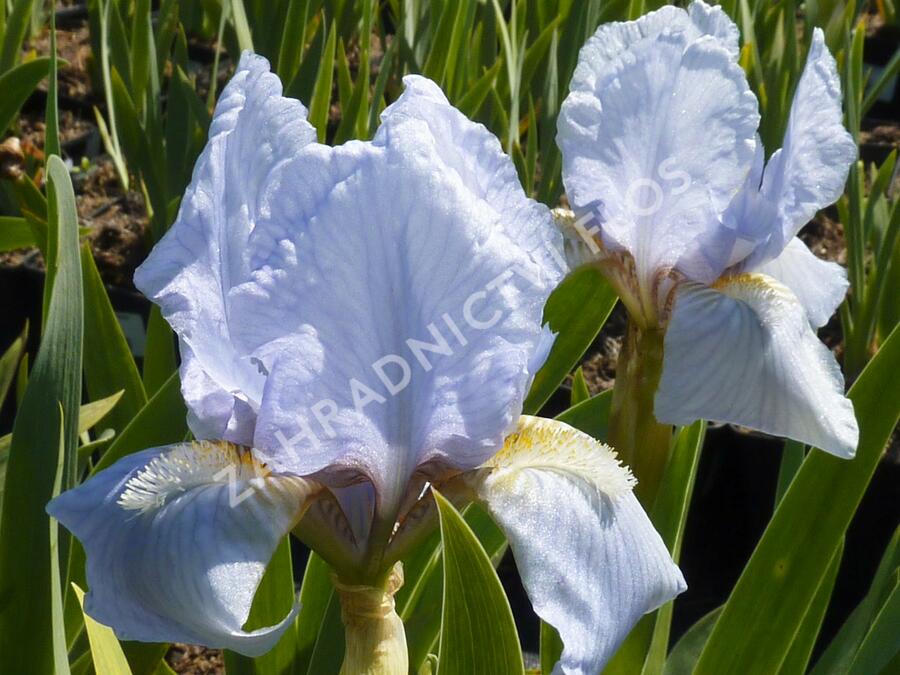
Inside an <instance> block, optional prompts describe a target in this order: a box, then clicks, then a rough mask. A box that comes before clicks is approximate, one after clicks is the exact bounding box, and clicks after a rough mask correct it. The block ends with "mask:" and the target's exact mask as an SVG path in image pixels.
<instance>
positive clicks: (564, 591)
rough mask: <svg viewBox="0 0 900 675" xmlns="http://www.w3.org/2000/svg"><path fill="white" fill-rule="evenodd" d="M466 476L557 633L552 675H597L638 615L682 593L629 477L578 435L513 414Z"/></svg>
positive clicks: (678, 576)
mask: <svg viewBox="0 0 900 675" xmlns="http://www.w3.org/2000/svg"><path fill="white" fill-rule="evenodd" d="M469 480H470V484H471V485H472V486H473V487H474V489H475V491H476V493H477V495H478V497H479V499H480V500H482V501H483V502H484V504H485V505H486V507H487V508H488V510H489V511H490V513H491V515H492V516H493V518H494V519H495V520H496V522H497V524H498V525H499V526H500V527H501V528H502V529H503V531H504V532H505V533H506V535H507V537H508V538H509V542H510V546H511V547H512V551H513V554H514V556H515V559H516V564H517V566H518V568H519V572H520V574H521V576H522V581H523V583H524V584H525V589H526V591H527V592H528V595H529V598H530V599H531V602H532V604H533V605H534V610H535V612H536V613H537V614H538V616H540V617H541V618H542V619H543V620H544V621H546V622H548V623H549V624H551V625H552V626H554V627H555V628H556V629H557V630H558V631H559V634H560V637H561V638H562V641H563V645H564V649H563V654H562V658H561V660H560V662H559V664H558V665H557V667H556V668H555V669H554V671H553V672H554V673H559V672H562V673H567V674H572V673H583V674H584V675H594V674H595V673H598V672H600V670H601V669H602V667H603V665H604V664H605V663H606V662H607V661H608V660H609V658H610V657H612V655H613V654H614V653H615V650H616V649H617V647H618V646H619V644H620V643H621V642H622V640H623V639H624V638H625V636H626V635H627V634H628V632H629V631H630V630H631V628H632V626H634V624H635V623H636V622H637V620H638V619H639V618H640V617H641V615H643V614H644V613H646V612H649V611H652V610H654V609H656V608H657V607H658V606H659V605H661V604H663V603H664V602H666V601H668V600H670V599H672V598H673V597H675V596H676V595H677V594H679V593H681V592H682V591H684V590H685V588H686V586H685V583H684V578H683V577H682V575H681V572H680V571H679V569H678V567H677V566H676V565H675V563H674V562H673V561H672V558H671V556H670V555H669V552H668V550H667V549H666V546H665V544H663V542H662V540H661V539H660V536H659V534H657V532H656V530H654V529H653V525H652V524H651V523H650V520H649V518H648V517H647V514H646V513H644V511H643V509H642V508H641V506H640V504H639V503H638V501H637V499H636V498H635V496H634V494H633V493H632V491H631V488H632V486H633V484H634V479H633V478H632V477H631V474H630V473H629V472H628V470H627V469H626V468H625V467H623V466H622V465H621V464H620V463H619V461H618V460H617V459H616V456H615V453H614V452H612V450H610V448H608V447H607V446H605V445H603V444H602V443H599V442H597V441H595V440H594V439H593V438H591V437H590V436H588V435H587V434H584V433H582V432H580V431H577V430H576V429H573V428H572V427H569V426H568V425H566V424H563V423H562V422H557V421H554V420H546V419H541V418H536V417H527V416H523V417H522V418H521V420H520V422H519V427H518V429H517V430H516V432H515V433H514V434H512V435H511V436H510V437H509V438H508V439H507V441H506V444H505V446H504V448H503V450H501V451H500V452H499V453H498V454H497V455H496V456H495V457H493V458H492V459H491V460H490V462H489V463H488V464H486V465H485V467H484V468H482V469H480V470H478V471H477V472H475V473H474V474H472V475H471V476H470V477H469Z"/></svg>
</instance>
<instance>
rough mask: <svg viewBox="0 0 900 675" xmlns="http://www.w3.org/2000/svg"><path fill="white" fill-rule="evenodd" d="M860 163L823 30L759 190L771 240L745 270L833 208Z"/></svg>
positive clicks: (816, 33)
mask: <svg viewBox="0 0 900 675" xmlns="http://www.w3.org/2000/svg"><path fill="white" fill-rule="evenodd" d="M855 159H856V143H854V141H853V137H852V136H851V135H850V134H849V133H848V132H847V130H846V129H845V128H844V125H843V113H842V112H841V83H840V78H839V76H838V73H837V68H836V66H835V62H834V58H833V57H832V56H831V54H830V53H829V51H828V48H827V47H826V46H825V37H824V35H823V33H822V30H821V29H820V28H816V29H815V30H814V31H813V39H812V44H811V45H810V48H809V54H808V55H807V57H806V66H805V67H804V69H803V74H802V75H801V77H800V82H799V83H798V84H797V90H796V91H795V92H794V100H793V103H792V104H791V113H790V117H789V118H788V127H787V131H786V132H785V135H784V141H783V144H782V147H781V149H780V150H777V151H776V152H775V153H773V154H772V157H771V158H770V159H769V162H768V164H767V165H766V169H765V173H764V174H763V181H762V187H761V188H760V195H761V197H762V198H763V199H764V200H766V201H768V202H769V203H770V204H771V205H772V207H773V208H774V210H775V212H776V217H775V218H774V219H773V223H772V226H771V233H770V235H769V238H768V241H766V242H765V243H763V244H761V245H760V246H759V248H758V249H757V250H756V251H754V253H753V254H752V255H751V256H750V257H749V258H748V259H747V261H746V263H745V264H744V266H743V268H742V269H743V271H747V272H751V271H754V270H755V269H757V268H758V267H759V265H761V264H763V263H765V262H767V261H769V260H772V259H774V258H776V257H777V256H778V255H779V254H780V253H781V251H782V250H784V248H785V247H786V246H787V245H788V243H789V242H790V241H791V239H792V238H793V237H794V235H795V234H797V232H798V231H799V230H800V228H801V227H803V226H804V225H806V223H808V222H809V221H810V220H811V219H812V217H813V216H814V215H816V212H817V211H818V210H820V209H822V208H824V207H826V206H828V205H829V204H833V203H834V202H835V201H836V200H837V199H838V197H840V195H841V192H842V191H843V189H844V183H845V182H846V181H847V172H848V171H849V170H850V165H851V164H852V163H853V161H854V160H855ZM749 217H753V214H749Z"/></svg>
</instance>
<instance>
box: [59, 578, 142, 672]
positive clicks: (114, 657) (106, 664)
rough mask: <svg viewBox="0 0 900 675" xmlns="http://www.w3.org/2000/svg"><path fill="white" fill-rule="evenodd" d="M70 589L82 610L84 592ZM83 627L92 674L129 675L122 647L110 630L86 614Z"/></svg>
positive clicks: (73, 585) (74, 588)
mask: <svg viewBox="0 0 900 675" xmlns="http://www.w3.org/2000/svg"><path fill="white" fill-rule="evenodd" d="M72 589H73V590H74V591H75V595H76V596H77V598H78V603H79V604H80V605H81V606H82V609H83V608H84V591H83V590H81V589H80V588H79V587H78V585H77V584H72ZM84 626H85V628H86V629H87V634H88V640H90V643H91V657H92V659H93V661H94V672H96V673H97V675H131V668H129V666H128V661H127V660H126V659H125V654H124V653H123V652H122V646H121V645H120V644H119V641H118V640H117V639H116V634H115V633H113V630H112V628H110V627H109V626H104V625H103V624H102V623H97V622H96V621H94V620H93V619H92V618H91V617H90V616H88V614H87V613H85V615H84Z"/></svg>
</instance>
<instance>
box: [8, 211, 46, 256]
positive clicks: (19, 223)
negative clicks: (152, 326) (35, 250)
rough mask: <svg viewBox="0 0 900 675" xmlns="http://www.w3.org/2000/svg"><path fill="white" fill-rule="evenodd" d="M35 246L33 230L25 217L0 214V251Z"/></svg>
mask: <svg viewBox="0 0 900 675" xmlns="http://www.w3.org/2000/svg"><path fill="white" fill-rule="evenodd" d="M32 246H37V241H36V239H35V237H34V230H33V229H32V228H31V225H29V224H28V221H27V220H25V218H18V217H15V216H0V251H12V250H15V249H17V248H31V247H32Z"/></svg>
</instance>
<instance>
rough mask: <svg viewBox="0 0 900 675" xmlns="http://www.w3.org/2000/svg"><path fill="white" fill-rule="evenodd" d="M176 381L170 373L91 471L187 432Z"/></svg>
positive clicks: (177, 380) (185, 418)
mask: <svg viewBox="0 0 900 675" xmlns="http://www.w3.org/2000/svg"><path fill="white" fill-rule="evenodd" d="M180 384H181V383H180V381H179V379H178V374H177V373H172V375H171V376H170V377H169V379H168V380H166V382H165V384H164V385H163V386H162V387H160V388H159V390H158V391H157V392H156V393H155V394H154V395H153V396H152V397H151V398H150V400H149V401H147V405H145V406H144V407H143V408H141V411H140V412H139V413H138V414H137V415H136V416H135V418H134V419H133V420H131V422H130V423H129V424H128V426H127V427H125V429H124V430H123V431H122V433H120V434H119V435H118V436H117V437H116V440H115V441H113V444H112V445H110V446H109V448H108V449H107V451H106V452H105V453H103V456H102V457H101V458H100V461H99V462H97V465H96V466H95V467H94V469H93V471H92V473H97V472H98V471H102V470H103V469H105V468H106V467H108V466H110V465H112V464H113V462H115V461H117V460H119V459H122V457H125V456H126V455H130V454H131V453H133V452H138V451H139V450H146V449H147V448H154V447H157V446H160V445H166V444H169V443H178V442H179V441H182V440H184V438H185V436H186V435H187V432H188V429H187V421H186V420H187V407H186V406H185V405H184V399H183V398H182V397H181V387H180Z"/></svg>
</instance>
